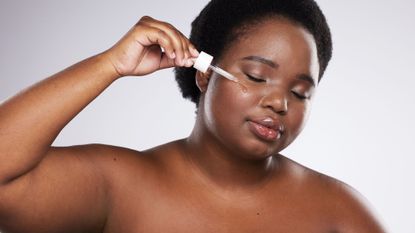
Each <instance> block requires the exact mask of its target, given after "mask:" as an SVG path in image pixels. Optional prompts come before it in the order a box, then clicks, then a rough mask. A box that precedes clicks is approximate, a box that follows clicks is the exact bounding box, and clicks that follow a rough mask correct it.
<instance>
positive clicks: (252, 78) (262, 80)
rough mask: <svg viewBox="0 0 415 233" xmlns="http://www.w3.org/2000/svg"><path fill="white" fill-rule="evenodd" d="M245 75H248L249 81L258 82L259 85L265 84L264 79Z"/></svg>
mask: <svg viewBox="0 0 415 233" xmlns="http://www.w3.org/2000/svg"><path fill="white" fill-rule="evenodd" d="M245 75H246V77H248V79H249V80H251V81H253V82H257V83H261V82H265V80H264V79H260V78H255V77H254V76H251V75H249V74H245Z"/></svg>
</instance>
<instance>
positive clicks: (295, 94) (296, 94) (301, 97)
mask: <svg viewBox="0 0 415 233" xmlns="http://www.w3.org/2000/svg"><path fill="white" fill-rule="evenodd" d="M291 92H292V93H293V94H294V96H295V97H297V98H298V99H300V100H305V99H308V98H307V96H304V95H301V94H299V93H297V92H295V91H291Z"/></svg>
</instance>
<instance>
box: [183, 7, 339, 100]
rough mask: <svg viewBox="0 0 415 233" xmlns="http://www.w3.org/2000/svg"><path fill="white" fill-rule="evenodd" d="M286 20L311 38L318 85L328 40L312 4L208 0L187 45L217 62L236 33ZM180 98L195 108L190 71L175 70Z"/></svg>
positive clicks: (196, 92)
mask: <svg viewBox="0 0 415 233" xmlns="http://www.w3.org/2000/svg"><path fill="white" fill-rule="evenodd" d="M273 16H278V17H283V18H286V19H288V20H290V21H292V22H293V23H296V24H299V25H300V26H302V27H304V28H305V29H306V30H307V31H308V32H309V33H310V34H311V35H313V37H314V40H315V42H316V46H317V55H318V60H319V65H320V73H319V81H320V79H321V77H322V76H323V74H324V71H325V69H326V67H327V65H328V63H329V61H330V58H331V54H332V39H331V33H330V29H329V26H328V24H327V21H326V18H325V16H324V15H323V13H322V11H321V10H320V8H319V6H318V5H317V3H316V2H315V1H314V0H212V1H210V2H209V3H208V4H207V5H206V6H205V8H203V10H202V11H201V12H200V14H199V16H197V17H196V18H195V20H194V21H193V22H192V30H191V33H190V37H189V39H190V41H191V42H192V43H193V44H194V45H195V46H196V48H197V49H198V50H199V51H205V52H206V53H209V54H210V55H212V56H213V57H214V58H215V60H216V59H219V58H220V57H221V55H222V54H223V53H224V52H225V51H224V50H225V48H226V47H228V45H229V44H230V43H232V42H233V41H235V39H238V37H239V36H240V35H241V33H240V31H241V30H243V29H244V28H246V27H249V26H250V25H252V24H255V23H257V22H261V20H264V19H266V18H269V17H273ZM175 75H176V81H177V83H178V85H179V88H180V90H181V92H182V95H183V97H184V98H187V99H190V100H191V101H192V102H194V103H195V104H196V106H198V102H199V98H200V91H199V89H198V88H197V86H196V82H195V75H196V70H195V69H194V68H186V67H177V68H175Z"/></svg>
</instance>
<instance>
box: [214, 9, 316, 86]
mask: <svg viewBox="0 0 415 233" xmlns="http://www.w3.org/2000/svg"><path fill="white" fill-rule="evenodd" d="M238 34H239V36H238V37H237V38H236V39H235V40H234V41H232V42H230V44H229V45H228V47H227V48H226V50H225V53H224V54H223V56H222V57H223V58H224V57H227V58H230V57H233V58H235V59H237V57H246V56H251V55H255V56H261V57H265V58H267V59H270V60H273V61H275V62H276V63H278V64H279V65H280V66H281V67H285V68H293V69H296V70H297V71H298V72H307V73H309V74H310V75H311V76H313V77H315V78H316V79H317V78H318V72H319V66H318V56H317V48H316V43H315V40H314V37H313V36H312V35H311V34H310V33H309V32H308V31H307V30H306V29H305V28H304V27H302V26H300V25H299V24H296V23H293V22H292V21H290V20H288V19H285V18H281V17H278V18H267V19H264V20H262V21H261V22H259V23H255V24H253V25H251V26H248V27H245V29H244V30H243V32H242V33H238Z"/></svg>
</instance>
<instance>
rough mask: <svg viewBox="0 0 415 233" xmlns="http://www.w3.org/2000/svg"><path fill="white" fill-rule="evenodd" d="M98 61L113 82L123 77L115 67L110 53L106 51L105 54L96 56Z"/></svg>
mask: <svg viewBox="0 0 415 233" xmlns="http://www.w3.org/2000/svg"><path fill="white" fill-rule="evenodd" d="M95 57H96V59H97V62H99V63H100V64H101V66H102V68H103V70H104V73H105V74H106V75H107V76H108V77H109V78H111V79H112V80H113V81H115V80H117V79H119V78H121V77H123V75H122V74H120V73H119V72H118V70H117V68H116V67H115V65H114V63H113V62H112V60H111V57H110V55H109V54H108V51H105V52H103V53H100V54H98V55H96V56H95Z"/></svg>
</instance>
